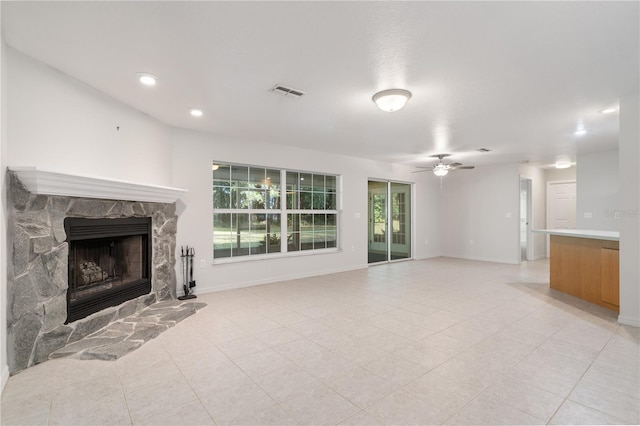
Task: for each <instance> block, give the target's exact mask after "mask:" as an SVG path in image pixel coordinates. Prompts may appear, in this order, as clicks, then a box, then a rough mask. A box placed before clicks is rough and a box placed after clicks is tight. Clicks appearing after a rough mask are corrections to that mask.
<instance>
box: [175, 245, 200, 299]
mask: <svg viewBox="0 0 640 426" xmlns="http://www.w3.org/2000/svg"><path fill="white" fill-rule="evenodd" d="M195 256H196V251H195V249H194V248H193V247H189V246H186V247H183V246H180V259H181V260H182V289H183V290H184V296H180V297H178V300H187V299H195V298H196V297H197V296H196V295H195V294H193V290H192V289H193V287H195V286H196V280H194V279H193V260H194V258H195Z"/></svg>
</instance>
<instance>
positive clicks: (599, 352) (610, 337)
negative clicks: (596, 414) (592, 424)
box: [547, 324, 620, 424]
mask: <svg viewBox="0 0 640 426" xmlns="http://www.w3.org/2000/svg"><path fill="white" fill-rule="evenodd" d="M619 328H620V325H619V324H618V325H617V327H616V328H615V331H614V332H612V333H611V335H610V336H609V339H607V342H606V343H605V344H604V345H603V346H602V348H601V349H600V351H598V355H596V356H595V357H594V358H593V360H592V361H591V362H590V363H589V366H588V367H587V368H586V369H585V370H584V373H582V374H581V375H580V378H579V379H578V380H577V381H576V383H575V385H573V387H572V388H571V390H570V391H569V393H567V396H566V397H565V398H564V399H563V401H562V403H561V404H560V405H559V406H558V408H557V409H556V411H554V413H553V415H552V416H551V417H549V422H550V421H551V420H552V419H553V417H554V416H555V415H556V414H557V413H558V411H559V410H560V407H562V406H563V405H564V403H565V402H567V401H571V402H575V403H577V404H580V403H579V402H576V401H573V400H571V399H569V397H570V396H571V394H572V393H573V391H574V390H575V389H576V388H577V387H578V385H579V384H580V382H581V381H582V379H583V378H584V376H585V375H586V374H587V372H588V371H589V370H590V369H591V367H592V366H593V363H594V362H596V360H597V359H598V358H599V357H600V354H602V351H604V348H606V347H607V345H608V344H609V342H611V339H613V336H615V333H616V332H617V330H618V329H619ZM559 331H560V330H558V332H559ZM580 405H582V406H584V407H587V408H590V409H592V410H596V411H600V412H601V413H604V412H603V411H601V410H598V409H597V408H593V407H589V406H588V405H585V404H580ZM604 414H607V415H610V414H608V413H604ZM614 417H616V416H614ZM549 422H547V424H549Z"/></svg>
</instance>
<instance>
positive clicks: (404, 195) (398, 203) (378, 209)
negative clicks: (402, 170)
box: [368, 181, 411, 263]
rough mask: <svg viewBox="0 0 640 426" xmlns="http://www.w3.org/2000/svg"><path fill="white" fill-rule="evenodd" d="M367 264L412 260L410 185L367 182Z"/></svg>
mask: <svg viewBox="0 0 640 426" xmlns="http://www.w3.org/2000/svg"><path fill="white" fill-rule="evenodd" d="M368 192H369V193H368V195H369V250H368V252H369V263H378V262H388V261H391V260H400V259H409V258H411V184H407V183H400V182H390V181H387V182H384V181H369V191H368Z"/></svg>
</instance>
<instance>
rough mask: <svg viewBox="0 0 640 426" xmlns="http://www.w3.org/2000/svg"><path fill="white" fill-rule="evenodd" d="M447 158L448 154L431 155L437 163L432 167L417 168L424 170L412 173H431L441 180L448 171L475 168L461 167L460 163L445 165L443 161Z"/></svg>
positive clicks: (471, 167)
mask: <svg viewBox="0 0 640 426" xmlns="http://www.w3.org/2000/svg"><path fill="white" fill-rule="evenodd" d="M449 156H450V155H449V154H436V155H432V157H433V158H437V159H438V162H437V163H436V164H435V165H434V166H433V167H419V168H423V169H425V170H419V171H417V172H414V173H420V172H433V174H434V175H436V176H438V177H439V178H442V177H443V176H446V175H447V174H449V171H450V170H459V169H463V170H471V169H474V168H475V166H463V165H462V163H458V162H455V163H445V162H444V161H443V160H444V159H445V158H446V157H449Z"/></svg>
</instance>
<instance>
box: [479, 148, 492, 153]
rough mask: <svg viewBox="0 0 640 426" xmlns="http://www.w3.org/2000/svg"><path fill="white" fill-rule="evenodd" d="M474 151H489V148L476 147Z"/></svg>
mask: <svg viewBox="0 0 640 426" xmlns="http://www.w3.org/2000/svg"><path fill="white" fill-rule="evenodd" d="M476 151H478V152H489V151H491V150H490V149H487V148H478V149H476Z"/></svg>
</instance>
